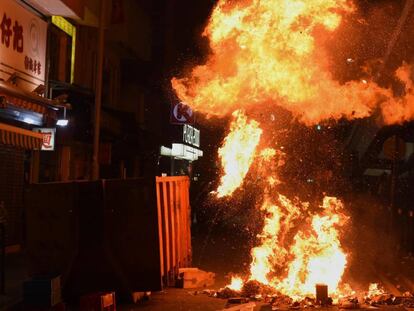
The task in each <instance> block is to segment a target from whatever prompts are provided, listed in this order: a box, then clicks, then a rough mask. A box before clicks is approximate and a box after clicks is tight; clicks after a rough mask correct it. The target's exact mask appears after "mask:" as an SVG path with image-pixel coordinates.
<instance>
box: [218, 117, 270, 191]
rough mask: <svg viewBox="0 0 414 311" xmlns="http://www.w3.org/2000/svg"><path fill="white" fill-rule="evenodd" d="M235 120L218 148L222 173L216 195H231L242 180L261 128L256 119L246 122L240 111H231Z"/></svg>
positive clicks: (257, 142)
mask: <svg viewBox="0 0 414 311" xmlns="http://www.w3.org/2000/svg"><path fill="white" fill-rule="evenodd" d="M233 116H234V117H235V120H234V121H233V122H232V123H231V125H230V133H229V135H228V136H227V137H226V138H225V140H224V144H223V146H222V147H221V148H220V149H219V157H220V158H221V161H222V164H223V168H224V175H223V176H222V178H221V182H220V186H219V187H218V189H217V196H218V197H219V198H220V197H224V196H228V195H231V194H232V193H233V191H234V190H236V189H237V188H238V187H239V186H240V185H241V183H242V182H243V179H244V177H245V176H246V174H247V172H248V170H249V168H250V165H251V164H252V162H253V159H254V154H255V151H256V147H257V145H258V144H259V141H260V136H261V134H262V130H261V129H260V128H259V124H258V123H257V122H256V121H250V122H247V118H246V116H245V115H244V114H243V112H242V111H235V112H234V113H233Z"/></svg>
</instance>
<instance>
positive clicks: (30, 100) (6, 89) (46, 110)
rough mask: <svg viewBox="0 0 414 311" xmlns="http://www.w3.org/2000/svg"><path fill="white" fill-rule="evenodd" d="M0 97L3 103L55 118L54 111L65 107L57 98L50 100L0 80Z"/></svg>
mask: <svg viewBox="0 0 414 311" xmlns="http://www.w3.org/2000/svg"><path fill="white" fill-rule="evenodd" d="M0 97H4V99H5V103H4V102H3V105H4V104H5V105H14V106H17V107H19V108H22V109H26V110H31V111H34V112H37V113H41V114H43V115H49V116H50V117H52V118H56V111H57V110H59V108H63V107H65V106H64V105H62V104H61V103H59V101H57V100H50V99H47V98H44V97H41V96H39V95H36V94H33V93H30V92H27V91H24V90H22V89H20V88H18V87H16V86H14V85H11V84H10V83H7V82H4V81H0Z"/></svg>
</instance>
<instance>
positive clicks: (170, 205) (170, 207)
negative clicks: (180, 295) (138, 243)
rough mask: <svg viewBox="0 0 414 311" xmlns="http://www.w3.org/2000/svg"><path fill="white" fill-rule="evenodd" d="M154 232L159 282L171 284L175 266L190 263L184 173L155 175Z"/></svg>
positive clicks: (189, 224) (177, 267) (189, 222)
mask: <svg viewBox="0 0 414 311" xmlns="http://www.w3.org/2000/svg"><path fill="white" fill-rule="evenodd" d="M156 184H157V208H158V232H159V243H160V259H161V260H160V263H161V275H162V280H163V284H164V285H166V286H174V285H175V280H176V277H177V276H178V269H179V268H183V267H189V266H191V257H192V253H191V228H190V227H191V208H190V199H189V187H190V179H189V177H188V176H168V177H157V178H156Z"/></svg>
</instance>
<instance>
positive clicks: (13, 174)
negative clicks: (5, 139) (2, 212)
mask: <svg viewBox="0 0 414 311" xmlns="http://www.w3.org/2000/svg"><path fill="white" fill-rule="evenodd" d="M23 187H24V150H23V149H19V148H15V147H10V146H6V145H3V144H0V202H2V201H3V202H4V205H5V207H6V210H7V223H6V237H7V245H12V244H18V243H21V242H22V233H23Z"/></svg>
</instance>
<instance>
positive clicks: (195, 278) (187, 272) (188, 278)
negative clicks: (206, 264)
mask: <svg viewBox="0 0 414 311" xmlns="http://www.w3.org/2000/svg"><path fill="white" fill-rule="evenodd" d="M215 276H216V275H215V274H214V273H213V272H206V271H203V270H200V269H198V268H180V269H179V270H178V283H179V286H180V287H182V288H202V287H209V286H213V285H214V281H215Z"/></svg>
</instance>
